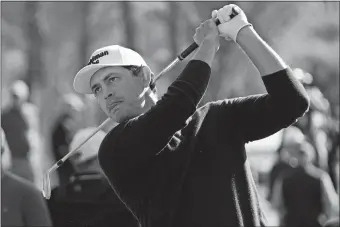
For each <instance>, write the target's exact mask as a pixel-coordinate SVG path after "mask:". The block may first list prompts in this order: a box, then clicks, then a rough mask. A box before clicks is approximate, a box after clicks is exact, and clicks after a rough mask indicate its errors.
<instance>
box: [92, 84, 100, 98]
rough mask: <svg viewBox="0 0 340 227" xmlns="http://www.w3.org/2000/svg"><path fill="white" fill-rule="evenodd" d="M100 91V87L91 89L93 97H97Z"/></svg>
mask: <svg viewBox="0 0 340 227" xmlns="http://www.w3.org/2000/svg"><path fill="white" fill-rule="evenodd" d="M100 91H101V87H100V86H97V87H95V88H93V89H92V92H93V94H94V95H95V96H97V95H98V93H99V92H100Z"/></svg>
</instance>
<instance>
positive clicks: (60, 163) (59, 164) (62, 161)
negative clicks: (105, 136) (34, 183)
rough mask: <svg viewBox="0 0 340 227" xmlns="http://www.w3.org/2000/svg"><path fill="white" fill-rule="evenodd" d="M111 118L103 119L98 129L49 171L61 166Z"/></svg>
mask: <svg viewBox="0 0 340 227" xmlns="http://www.w3.org/2000/svg"><path fill="white" fill-rule="evenodd" d="M110 120H111V119H110V118H107V119H106V120H105V121H103V122H102V123H101V124H100V125H99V126H98V127H97V128H96V130H94V131H93V133H91V135H89V136H88V137H87V138H86V139H85V140H84V141H83V142H82V143H80V144H79V145H78V146H77V147H76V148H75V149H73V150H72V151H70V152H69V153H67V154H66V155H65V156H64V157H63V158H62V159H60V160H59V161H58V162H57V163H55V164H54V165H53V166H52V167H51V168H50V169H49V172H52V171H54V170H56V169H57V168H58V167H59V166H61V165H62V164H63V163H64V162H65V160H67V159H68V158H69V157H70V156H71V155H72V154H73V153H74V152H75V151H76V150H78V149H79V148H80V147H81V146H83V145H84V144H85V143H86V142H87V141H88V140H89V139H91V137H92V136H94V135H95V134H96V133H97V132H98V131H99V130H101V129H102V128H103V127H104V126H105V125H106V124H107V123H108V122H109V121H110Z"/></svg>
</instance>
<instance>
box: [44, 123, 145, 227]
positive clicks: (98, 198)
mask: <svg viewBox="0 0 340 227" xmlns="http://www.w3.org/2000/svg"><path fill="white" fill-rule="evenodd" d="M94 130H95V128H86V129H82V130H80V131H78V132H77V133H76V135H75V136H74V138H73V140H72V142H71V144H70V150H73V149H75V148H76V147H77V146H78V145H79V144H80V143H81V142H83V141H84V140H85V139H86V138H87V137H88V136H89V135H90V134H91V133H92V132H93V131H94ZM105 135H106V134H105V132H103V131H99V132H98V133H97V134H95V135H94V136H93V137H92V138H91V139H90V140H88V141H87V142H86V143H85V144H84V145H83V146H81V147H80V148H79V149H78V151H77V152H76V153H75V154H74V155H73V156H71V157H70V160H71V163H72V164H73V165H74V167H75V171H76V172H75V173H74V174H73V175H72V176H71V177H70V179H69V182H68V184H67V185H65V186H63V187H60V186H59V187H57V188H55V189H54V190H52V194H51V199H50V200H49V207H50V210H51V214H52V219H53V224H54V226H62V227H66V226H117V227H119V226H125V227H130V226H135V227H137V226H138V223H137V220H136V219H135V218H134V217H133V215H132V213H130V211H129V210H128V209H127V208H126V207H125V206H124V204H123V203H122V202H121V201H120V199H119V198H118V197H117V196H116V194H115V193H114V191H112V189H111V187H110V185H109V184H108V181H107V180H106V178H105V177H104V175H103V174H102V172H101V168H100V166H99V162H98V159H97V152H98V150H99V146H100V143H101V141H102V140H103V138H104V137H105Z"/></svg>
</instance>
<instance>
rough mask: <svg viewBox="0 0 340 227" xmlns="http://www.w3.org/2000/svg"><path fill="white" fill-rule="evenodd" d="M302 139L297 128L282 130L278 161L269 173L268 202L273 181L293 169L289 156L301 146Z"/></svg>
mask: <svg viewBox="0 0 340 227" xmlns="http://www.w3.org/2000/svg"><path fill="white" fill-rule="evenodd" d="M304 139H305V136H304V134H303V133H302V132H301V130H299V129H298V128H297V127H294V126H290V127H288V128H286V129H284V131H283V136H282V143H281V146H280V148H279V151H278V159H277V160H276V163H275V164H274V165H273V168H272V169H271V171H270V173H269V194H268V200H269V201H271V199H272V195H273V186H274V182H275V180H276V179H277V178H278V176H279V175H280V174H281V173H282V172H283V171H285V170H287V169H291V168H293V166H292V165H294V163H292V162H291V161H292V160H291V159H290V154H291V153H292V152H294V151H295V150H296V149H298V148H299V147H300V146H301V144H302V143H303V141H304Z"/></svg>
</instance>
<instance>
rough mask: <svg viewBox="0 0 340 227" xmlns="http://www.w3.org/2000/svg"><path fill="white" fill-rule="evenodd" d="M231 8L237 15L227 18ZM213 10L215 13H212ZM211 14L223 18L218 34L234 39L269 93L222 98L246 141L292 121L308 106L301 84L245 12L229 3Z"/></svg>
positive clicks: (265, 134) (278, 128) (266, 134)
mask: <svg viewBox="0 0 340 227" xmlns="http://www.w3.org/2000/svg"><path fill="white" fill-rule="evenodd" d="M231 8H234V10H236V11H238V12H239V15H237V16H236V17H234V18H233V19H229V15H230V12H231V11H232V10H231ZM214 12H215V13H214ZM214 12H213V16H215V17H218V18H219V20H220V21H221V22H222V24H221V25H219V26H218V29H219V32H220V34H221V36H224V37H226V38H227V39H232V40H234V41H235V42H236V43H237V44H238V45H239V46H240V47H241V48H242V50H243V51H244V52H245V53H246V55H247V56H248V57H249V59H250V60H251V61H252V63H253V64H254V65H255V67H256V68H257V69H258V70H259V72H260V74H261V76H262V80H263V82H264V85H265V87H266V89H267V92H268V94H263V95H256V96H248V97H245V98H238V99H234V100H231V101H225V102H224V103H223V105H222V106H225V107H228V108H230V109H233V113H234V114H233V116H234V121H235V122H236V123H235V127H237V128H238V130H239V131H240V132H241V134H242V135H243V138H244V140H245V141H246V142H249V141H253V140H258V139H262V138H264V137H267V136H269V135H271V134H273V133H275V132H277V131H279V130H280V129H282V128H285V127H287V126H289V125H291V124H292V123H294V122H295V121H296V120H297V119H298V118H299V117H301V116H303V114H304V113H305V112H306V111H307V110H308V108H309V98H308V95H307V92H306V90H305V89H304V88H303V86H302V84H301V83H300V82H299V81H298V80H297V79H296V78H295V77H294V75H293V72H292V70H291V69H290V68H289V67H288V66H287V65H286V64H285V63H284V61H283V60H282V59H281V57H280V56H279V55H278V54H277V53H276V52H275V51H274V50H273V49H272V48H271V47H270V46H269V45H268V44H267V43H266V42H265V41H264V40H263V39H262V38H261V37H260V36H259V35H258V34H257V32H256V31H255V30H254V28H253V26H252V25H251V24H249V23H248V21H247V18H246V16H245V14H244V12H243V11H242V10H241V9H239V8H238V7H237V6H235V5H232V4H231V5H228V6H225V7H223V8H222V9H220V10H218V11H214Z"/></svg>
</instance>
